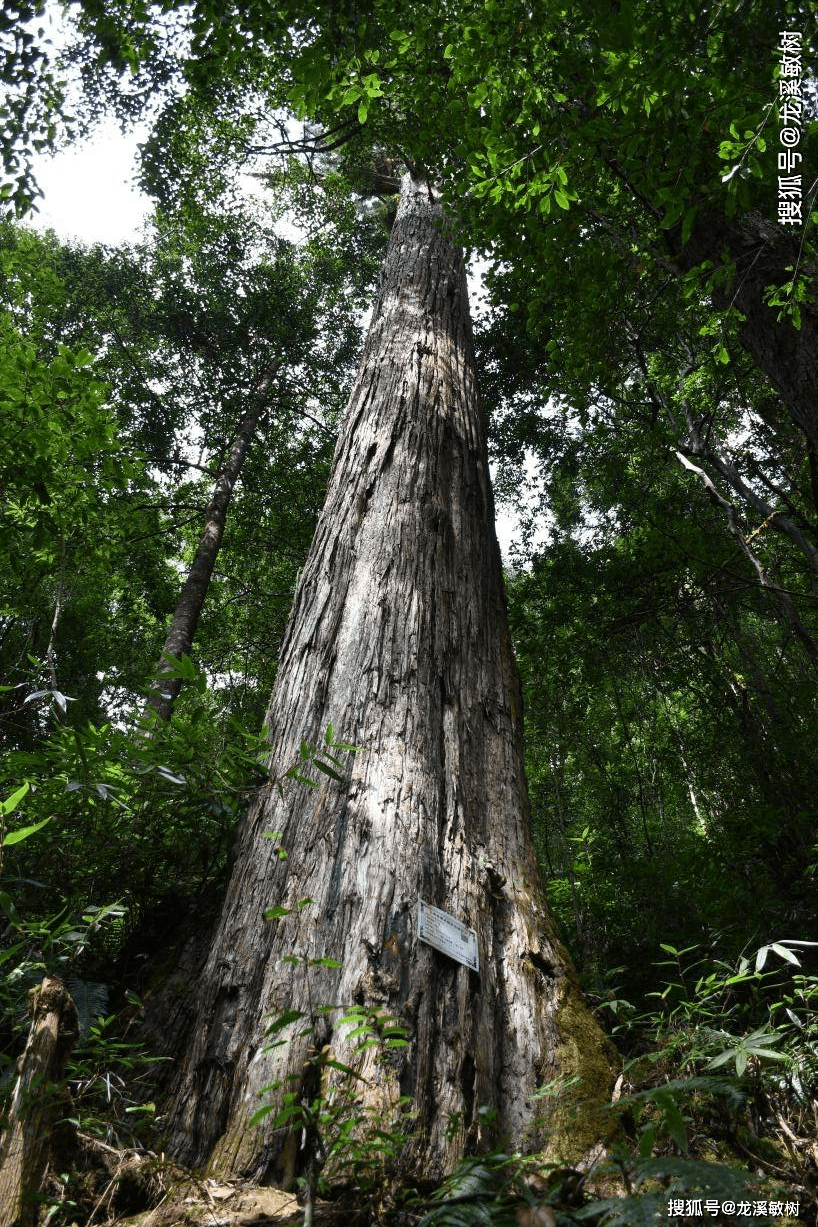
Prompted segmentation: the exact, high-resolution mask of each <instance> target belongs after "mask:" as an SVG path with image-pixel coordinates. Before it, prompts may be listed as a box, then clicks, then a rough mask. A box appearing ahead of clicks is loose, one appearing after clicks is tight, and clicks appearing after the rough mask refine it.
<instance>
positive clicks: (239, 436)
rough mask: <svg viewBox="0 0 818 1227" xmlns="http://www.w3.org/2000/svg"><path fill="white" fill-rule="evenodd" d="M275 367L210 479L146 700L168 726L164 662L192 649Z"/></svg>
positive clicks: (175, 681)
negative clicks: (205, 505)
mask: <svg viewBox="0 0 818 1227" xmlns="http://www.w3.org/2000/svg"><path fill="white" fill-rule="evenodd" d="M280 367H281V363H280V362H279V361H272V362H270V364H269V365H268V367H267V370H266V371H265V373H264V376H263V377H262V379H261V381H260V382H259V385H258V388H257V389H256V392H255V395H254V396H253V399H252V402H251V404H250V407H249V409H247V411H246V413H245V414H244V416H243V417H242V419H241V421H240V422H239V426H238V429H237V431H236V433H235V435H234V437H233V441H232V443H231V445H230V450H229V452H228V453H227V460H226V461H225V463H224V465H223V467H222V469H221V472H220V473H219V475H218V477H217V478H216V484H215V486H214V488H213V496H212V498H211V500H210V504H209V506H208V508H207V511H206V513H205V528H204V532H203V533H202V536H201V540H200V541H199V545H198V548H197V550H196V554H195V557H194V559H193V562H192V563H191V566H190V570H189V571H188V573H187V578H186V579H185V582H184V584H183V585H182V591H181V592H180V594H179V600H178V601H177V604H176V609H175V611H174V614H173V618H172V620H171V624H170V627H169V629H168V633H167V635H166V637H165V643H164V646H163V648H162V655H161V657H160V660H159V664H158V665H157V668H156V678H155V681H154V683H153V686H152V687H151V693H150V696H149V699H148V704H149V707H150V708H152V709H153V711H154V712H155V713H156V715H157V716H158V718H159V719H160V720H163V721H167V720H170V717H171V714H172V713H173V706H174V704H175V702H176V700H177V698H178V697H179V691H180V690H181V689H182V679H181V678H179V677H177V676H175V675H174V672H173V666H172V664H171V663H170V662H169V660H168V658H170V659H171V660H173V659H176V660H178V658H179V657H180V656H182V655H184V654H186V653H189V652H190V649H191V648H192V646H193V640H194V638H195V636H196V627H197V626H198V624H199V618H200V616H201V613H202V609H203V608H204V603H205V598H206V597H207V590H208V588H209V587H210V580H211V577H212V575H213V568H214V567H215V565H216V559H217V558H218V555H219V549H220V548H221V543H222V537H223V536H224V527H225V524H226V522H227V512H228V510H229V508H230V502H231V500H232V498H233V490H234V488H235V485H236V482H237V481H238V479H239V477H240V476H241V470H242V468H243V466H244V461H245V459H246V457H247V452H248V449H249V447H250V444H251V443H252V441H253V435H254V434H255V430H256V427H257V426H258V423H259V418H260V417H261V413H262V410H263V408H264V405H265V394H266V392H267V391H268V389H269V387H270V383H271V382H272V380H273V378H274V377H275V374H276V373H277V371H278V370H279V369H280Z"/></svg>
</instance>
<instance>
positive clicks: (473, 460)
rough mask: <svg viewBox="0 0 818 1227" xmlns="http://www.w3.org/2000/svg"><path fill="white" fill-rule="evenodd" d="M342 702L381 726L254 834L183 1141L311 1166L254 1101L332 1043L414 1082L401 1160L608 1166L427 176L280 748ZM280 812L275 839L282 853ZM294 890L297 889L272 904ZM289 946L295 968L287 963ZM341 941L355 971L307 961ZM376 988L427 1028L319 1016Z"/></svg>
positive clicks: (363, 381) (314, 732) (183, 1096)
mask: <svg viewBox="0 0 818 1227" xmlns="http://www.w3.org/2000/svg"><path fill="white" fill-rule="evenodd" d="M330 723H332V724H333V726H334V729H335V733H336V736H337V737H342V738H343V739H344V740H345V741H347V742H352V743H353V744H355V745H357V746H359V747H361V749H360V752H359V753H357V754H354V755H349V756H348V757H349V761H348V763H347V765H346V767H345V779H344V780H343V782H342V783H338V782H336V781H325V782H324V784H323V786H322V787H321V789H320V790H314V789H309V788H306V787H300V786H298V785H295V784H290V785H288V786H287V790H286V791H285V794H284V797H283V798H281V797H280V796H279V795H278V792H277V790H276V789H275V788H273V787H270V788H268V789H265V790H262V792H261V793H260V794H259V796H258V798H257V799H256V801H255V803H254V804H253V806H252V807H251V811H250V813H249V815H248V817H247V819H246V820H245V821H244V823H243V825H242V826H241V828H240V831H239V834H238V837H237V843H236V849H235V867H234V870H233V874H232V878H231V881H230V884H229V887H228V890H227V895H226V899H225V902H224V907H223V911H222V915H221V919H220V921H219V923H218V925H217V929H216V932H215V936H214V939H213V942H212V946H211V950H210V955H209V958H208V960H207V962H206V965H205V967H204V970H203V972H202V974H201V976H200V977H199V981H198V986H197V991H196V998H195V1002H194V1004H193V1005H192V1007H191V1011H190V1023H191V1027H192V1035H191V1039H190V1042H189V1044H188V1047H187V1051H186V1053H185V1056H184V1059H183V1061H182V1062H181V1064H180V1067H179V1072H178V1078H177V1081H176V1086H175V1094H174V1097H173V1107H172V1110H171V1113H170V1116H169V1147H170V1149H171V1151H172V1152H173V1153H174V1155H175V1156H176V1157H177V1158H178V1159H180V1160H181V1161H182V1162H185V1163H187V1164H193V1165H202V1164H206V1163H208V1162H209V1163H210V1166H211V1169H212V1170H214V1171H218V1172H221V1173H225V1174H226V1173H231V1174H236V1175H238V1174H241V1175H246V1176H249V1177H251V1178H253V1179H255V1180H266V1179H281V1178H287V1177H290V1176H292V1174H293V1171H294V1170H296V1169H297V1168H299V1167H300V1168H301V1169H302V1170H303V1168H304V1166H305V1165H306V1162H307V1156H305V1155H304V1154H302V1153H300V1152H299V1146H300V1140H299V1139H300V1130H298V1131H297V1132H296V1133H294V1134H293V1135H292V1136H290V1137H288V1135H287V1130H286V1129H279V1130H275V1129H273V1128H271V1127H270V1126H269V1125H266V1124H265V1125H262V1126H259V1127H256V1128H251V1127H250V1125H249V1119H250V1116H251V1114H252V1113H253V1112H254V1111H255V1110H256V1109H257V1108H258V1107H259V1105H260V1102H261V1101H262V1100H261V1099H260V1097H259V1096H260V1092H262V1091H263V1088H265V1087H266V1086H268V1085H269V1084H271V1083H274V1082H276V1081H279V1080H281V1079H287V1078H288V1077H291V1078H292V1079H294V1081H293V1082H292V1083H290V1084H287V1085H286V1087H285V1089H292V1088H293V1087H296V1088H297V1087H298V1086H299V1084H300V1083H301V1080H302V1079H303V1080H304V1082H305V1083H306V1075H305V1069H304V1061H305V1058H306V1057H307V1056H308V1055H309V1045H310V1044H313V1045H315V1046H317V1047H318V1048H319V1049H320V1048H321V1047H322V1046H323V1045H330V1046H331V1050H332V1052H333V1053H334V1054H337V1055H338V1056H339V1057H340V1059H341V1060H342V1061H344V1062H351V1063H353V1064H356V1066H357V1067H358V1068H359V1069H360V1072H361V1073H362V1074H363V1075H364V1076H365V1078H366V1079H367V1081H366V1082H361V1083H356V1084H355V1085H356V1088H357V1090H356V1094H357V1095H358V1096H359V1097H360V1098H361V1100H362V1101H363V1103H364V1104H368V1105H370V1106H371V1107H373V1108H374V1109H375V1110H377V1111H378V1112H379V1114H380V1117H381V1119H382V1120H383V1121H388V1119H389V1111H390V1108H391V1107H392V1106H393V1105H394V1104H395V1101H396V1100H397V1097H398V1096H399V1095H400V1094H404V1095H409V1096H411V1097H412V1099H413V1102H414V1105H415V1107H416V1109H417V1110H418V1113H419V1116H418V1122H417V1126H416V1128H417V1136H416V1138H415V1140H414V1141H413V1142H412V1143H410V1144H409V1146H408V1147H407V1150H406V1153H405V1156H404V1161H405V1164H406V1168H407V1170H408V1171H410V1172H411V1173H413V1174H414V1176H415V1178H416V1179H421V1180H424V1181H430V1180H434V1179H436V1178H438V1177H439V1176H440V1175H441V1174H443V1173H444V1172H446V1171H448V1170H450V1169H451V1167H452V1166H453V1164H454V1163H455V1161H456V1160H457V1159H458V1158H459V1157H460V1156H461V1155H462V1154H463V1153H464V1152H465V1151H467V1150H471V1149H476V1148H478V1147H480V1146H481V1145H484V1144H488V1143H497V1142H501V1141H502V1142H503V1143H504V1144H509V1145H512V1146H515V1147H516V1146H528V1147H530V1148H532V1149H537V1148H541V1147H544V1146H546V1145H547V1146H548V1147H549V1152H550V1153H551V1154H553V1155H554V1156H557V1157H563V1158H569V1159H571V1160H573V1161H579V1162H581V1161H582V1160H583V1159H586V1160H587V1158H588V1156H589V1155H590V1154H591V1153H592V1152H594V1153H595V1152H596V1151H598V1149H599V1145H598V1144H599V1142H600V1140H601V1139H602V1137H603V1136H604V1134H605V1132H606V1129H605V1126H604V1125H603V1123H602V1122H601V1121H600V1120H599V1119H598V1118H597V1116H596V1115H595V1109H596V1106H598V1104H599V1103H600V1102H601V1101H607V1100H608V1098H609V1094H610V1087H611V1085H612V1083H613V1072H612V1051H611V1049H610V1047H609V1045H608V1043H607V1041H606V1040H605V1038H604V1037H603V1035H602V1033H601V1031H600V1030H599V1028H598V1027H597V1025H596V1023H595V1021H594V1020H593V1018H592V1017H591V1015H590V1014H589V1012H588V1011H587V1009H586V1007H585V1006H584V1004H583V1003H582V1001H581V999H580V996H579V992H578V989H577V987H576V982H575V978H574V973H573V971H572V968H571V966H570V963H569V961H568V958H567V955H566V954H565V952H564V950H563V949H562V948H561V946H560V944H559V942H558V941H557V939H556V937H555V935H554V931H553V929H552V926H551V922H550V920H549V917H548V913H547V909H546V903H545V897H544V891H543V887H542V883H541V880H540V875H539V870H538V867H537V863H536V859H535V855H534V850H533V845H532V840H531V836H530V827H529V808H528V800H527V795H526V787H525V779H524V774H523V763H522V729H521V700H520V689H519V684H518V681H517V676H516V670H515V665H514V661H513V657H512V649H511V644H510V639H509V632H508V627H507V620H506V609H505V598H504V592H503V584H502V572H501V563H500V554H499V549H498V546H497V541H496V537H495V532H494V509H493V501H492V493H491V487H490V482H489V473H488V463H487V453H486V440H485V426H484V420H483V416H482V413H481V410H480V405H479V401H478V395H477V387H476V381H475V370H474V361H473V353H472V337H471V322H470V318H469V310H468V298H467V291H466V282H465V272H464V267H463V261H462V256H461V254H460V252H459V250H458V249H457V248H456V247H455V246H454V244H453V243H452V241H451V239H450V237H449V236H448V234H447V233H446V229H445V226H444V225H443V224H442V215H441V209H440V205H439V202H438V201H437V199H436V198H435V196H434V194H433V193H432V191H431V190H430V189H429V188H428V186H427V185H426V184H425V183H422V182H417V181H413V180H412V179H411V178H410V177H409V176H406V177H405V178H404V181H403V185H402V190H401V200H400V206H399V210H398V214H397V219H396V221H395V225H394V227H393V230H392V236H391V240H390V244H389V249H388V252H387V256H386V261H385V266H384V272H383V277H382V282H381V287H380V291H379V295H378V300H377V302H376V305H375V310H374V315H373V319H372V324H371V326H370V330H369V334H368V337H367V341H366V345H365V348H364V354H363V357H362V361H361V366H360V369H359V372H358V376H357V380H356V383H355V387H354V389H353V392H352V395H351V398H350V402H349V405H348V408H347V413H346V419H345V425H344V428H343V430H342V434H341V437H340V439H339V442H338V446H337V448H336V453H335V458H334V463H333V470H332V475H331V478H330V482H329V488H328V491H327V496H326V502H325V505H324V509H323V511H322V514H321V517H320V519H319V522H318V526H317V529H316V533H315V538H314V541H313V544H312V548H311V550H310V554H309V557H308V559H307V562H306V564H305V567H304V570H303V573H302V576H301V580H300V584H299V587H298V591H297V593H296V598H295V605H294V609H293V612H292V616H291V620H290V623H289V627H288V630H287V633H286V636H285V641H284V644H283V648H282V653H281V661H280V665H279V672H278V675H277V680H276V685H275V689H274V692H273V697H272V700H271V705H270V709H269V713H268V725H269V737H270V742H271V745H272V747H273V749H272V761H273V763H274V764H284V765H288V764H289V763H290V762H292V761H293V760H294V759H297V758H298V754H299V745H300V742H301V740H302V739H308V740H310V741H312V742H320V740H321V738H322V735H323V733H324V731H325V730H326V728H327V726H328V724H330ZM265 831H266V832H281V834H280V836H277V839H278V840H279V841H280V844H281V845H282V846H283V847H284V848H285V849H286V851H287V857H286V859H280V858H279V856H278V855H277V852H276V846H275V842H274V841H271V840H265V839H264V838H263V835H264V832H265ZM304 898H310V899H311V900H312V901H313V902H311V903H310V904H309V905H307V906H304V907H303V908H299V907H298V904H299V901H300V900H303V899H304ZM419 898H422V899H423V900H425V901H426V902H428V903H431V904H434V905H436V906H439V907H441V908H443V909H444V910H445V911H446V912H448V913H450V914H451V915H453V916H455V917H456V918H457V919H458V920H460V921H462V922H463V923H464V924H466V925H468V926H470V927H472V928H473V929H475V930H476V931H477V934H478V942H479V955H480V970H479V974H478V973H475V972H473V971H471V970H469V969H468V968H467V967H465V966H463V965H461V964H459V963H457V962H454V961H453V960H451V959H449V958H448V957H446V956H445V955H443V954H440V953H438V952H437V951H435V950H433V949H432V948H431V947H429V946H428V945H425V944H423V943H421V942H420V941H419V940H418V935H417V901H418V899H419ZM273 905H277V906H279V907H283V908H287V909H291V910H290V911H289V912H288V914H286V915H284V916H282V917H280V918H279V919H276V920H273V921H265V920H264V919H263V912H264V910H265V909H268V908H271V907H272V906H273ZM292 954H295V955H297V956H298V957H299V958H300V959H301V960H302V962H301V963H299V964H298V965H297V966H296V965H293V964H292V963H290V962H285V961H282V960H283V959H284V958H285V957H286V956H288V955H292ZM324 957H330V958H335V959H339V960H341V961H342V967H341V968H340V969H335V968H328V967H318V966H313V967H305V965H304V962H303V960H310V959H320V958H324ZM356 1003H357V1004H360V1005H363V1006H364V1007H365V1008H367V1009H376V1008H385V1009H388V1010H389V1011H391V1012H392V1013H393V1014H394V1015H395V1016H396V1017H398V1018H399V1019H401V1020H402V1021H403V1022H404V1023H405V1025H406V1026H407V1027H408V1028H409V1030H410V1033H411V1043H410V1046H409V1047H408V1048H406V1049H397V1050H395V1051H394V1052H393V1053H391V1054H390V1059H389V1061H388V1062H387V1063H386V1064H378V1063H377V1061H376V1060H375V1056H374V1053H373V1051H369V1052H368V1053H367V1054H364V1055H363V1056H360V1055H359V1054H356V1053H355V1050H354V1044H349V1043H345V1041H344V1039H343V1036H342V1035H341V1034H340V1029H339V1028H338V1026H337V1018H338V1015H337V1012H336V1013H334V1014H330V1015H323V1014H321V1013H320V1011H318V1009H317V1007H318V1006H320V1005H324V1004H327V1005H328V1004H338V1005H344V1006H349V1005H352V1004H356ZM286 1010H297V1011H301V1012H303V1014H304V1015H305V1016H306V1017H307V1018H308V1019H310V1020H312V1021H313V1022H314V1024H315V1027H316V1032H315V1035H314V1036H313V1037H312V1039H311V1040H308V1039H298V1038H296V1037H297V1033H298V1031H299V1029H300V1028H299V1025H298V1024H293V1025H292V1026H290V1027H289V1028H285V1029H284V1030H283V1031H282V1032H281V1033H280V1038H284V1039H288V1040H289V1042H288V1043H286V1044H284V1045H282V1046H280V1047H277V1048H275V1049H273V1050H272V1051H267V1050H266V1045H265V1028H266V1022H265V1019H268V1018H269V1016H271V1015H272V1016H275V1015H281V1014H282V1013H283V1012H284V1011H286ZM562 1077H566V1078H567V1079H569V1081H570V1080H572V1079H573V1078H574V1077H576V1079H577V1082H576V1085H571V1087H570V1090H569V1091H568V1093H567V1095H564V1096H562V1097H559V1096H558V1097H548V1096H546V1097H544V1098H542V1099H540V1100H533V1099H532V1094H533V1092H535V1091H536V1090H537V1088H540V1087H543V1086H544V1085H545V1084H547V1083H550V1082H551V1081H552V1080H554V1079H558V1078H562ZM302 1089H304V1090H305V1092H306V1090H307V1089H308V1088H307V1087H306V1085H304V1086H303V1088H302ZM278 1095H279V1097H280V1092H278ZM262 1098H263V1099H275V1095H273V1094H272V1093H269V1092H268V1093H266V1094H265V1095H263V1096H262ZM484 1105H488V1106H491V1107H493V1108H494V1109H495V1110H496V1113H497V1115H496V1121H495V1123H494V1126H493V1127H490V1126H489V1125H488V1124H486V1123H485V1117H484V1115H483V1114H481V1113H480V1111H479V1109H480V1108H481V1107H482V1106H484ZM270 1119H272V1118H270Z"/></svg>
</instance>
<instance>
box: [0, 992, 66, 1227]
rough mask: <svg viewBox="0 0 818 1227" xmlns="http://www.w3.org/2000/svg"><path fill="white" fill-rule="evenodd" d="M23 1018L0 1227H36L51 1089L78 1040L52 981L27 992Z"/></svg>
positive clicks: (1, 1177)
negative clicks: (25, 1028) (27, 1024)
mask: <svg viewBox="0 0 818 1227" xmlns="http://www.w3.org/2000/svg"><path fill="white" fill-rule="evenodd" d="M29 1013H30V1014H31V1028H30V1030H29V1033H28V1040H27V1042H26V1046H25V1050H24V1052H23V1054H22V1056H21V1057H20V1059H19V1061H18V1062H17V1071H18V1076H17V1081H16V1083H15V1086H14V1093H13V1095H12V1098H11V1105H10V1107H9V1113H8V1119H7V1121H6V1129H5V1134H4V1136H3V1138H2V1139H0V1227H36V1224H37V1219H38V1216H39V1209H40V1206H39V1202H38V1198H37V1194H38V1193H39V1191H40V1188H41V1185H42V1181H43V1177H44V1175H45V1170H46V1166H47V1164H48V1155H49V1146H50V1140H51V1131H52V1127H53V1125H54V1123H55V1122H56V1120H57V1119H59V1116H60V1113H61V1101H60V1096H59V1094H58V1086H57V1084H58V1083H59V1081H60V1078H61V1077H62V1074H63V1071H64V1069H65V1063H66V1061H67V1059H68V1054H69V1053H70V1051H71V1049H72V1047H73V1046H74V1043H75V1041H76V1039H77V1036H78V1035H79V1022H78V1019H77V1011H76V1009H75V1008H74V1003H73V1001H72V1000H71V997H70V995H69V993H68V991H67V989H66V987H65V985H64V984H63V982H62V980H59V979H57V978H56V977H55V976H46V978H45V979H44V980H43V982H42V984H40V985H39V986H38V987H37V988H35V989H32V990H31V994H30V998H29Z"/></svg>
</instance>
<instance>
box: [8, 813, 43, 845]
mask: <svg viewBox="0 0 818 1227" xmlns="http://www.w3.org/2000/svg"><path fill="white" fill-rule="evenodd" d="M50 821H51V816H50V815H49V817H48V818H43V819H42V821H41V822H35V823H34V824H33V825H32V826H29V827H19V828H18V829H17V830H16V831H8V832H7V833H6V835H5V836H4V837H3V839H2V841H0V844H1V845H2V847H4V848H10V847H11V845H12V844H19V843H20V842H21V841H22V840H24V839H28V837H29V835H33V834H34V832H35V831H41V830H42V829H43V827H44V826H45V824H46V823H47V822H50Z"/></svg>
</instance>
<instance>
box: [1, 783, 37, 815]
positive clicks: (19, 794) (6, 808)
mask: <svg viewBox="0 0 818 1227" xmlns="http://www.w3.org/2000/svg"><path fill="white" fill-rule="evenodd" d="M30 787H31V785H30V784H21V785H20V787H19V788H18V789H17V790H16V791H15V792H13V793H11V795H10V796H8V797H6V799H5V801H0V816H3V817H5V815H6V814H11V813H13V812H14V810H16V809H17V806H18V805H19V804H20V802H21V801H22V799H23V797H24V796H25V795H26V793H27V792H28V790H29V788H30Z"/></svg>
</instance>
